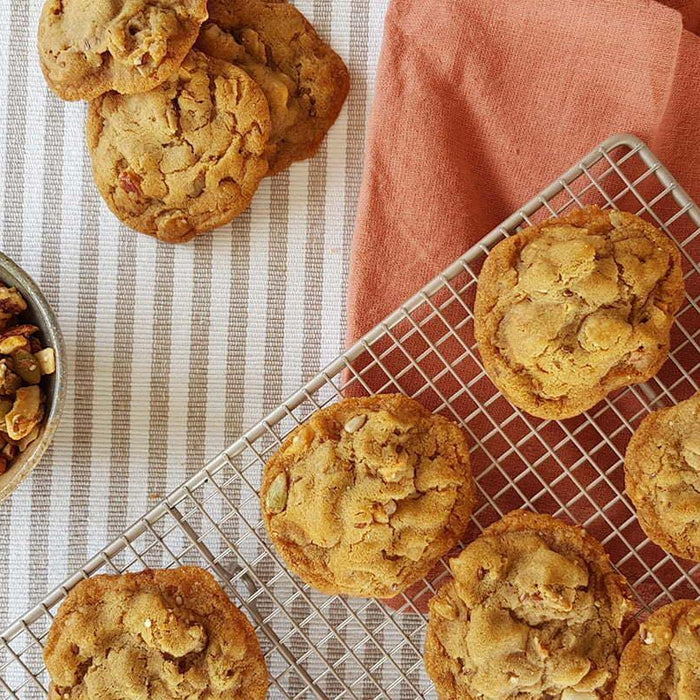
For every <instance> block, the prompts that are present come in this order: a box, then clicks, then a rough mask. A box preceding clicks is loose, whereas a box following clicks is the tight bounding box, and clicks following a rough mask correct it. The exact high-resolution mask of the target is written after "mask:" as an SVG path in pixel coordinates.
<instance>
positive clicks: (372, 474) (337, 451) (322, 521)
mask: <svg viewBox="0 0 700 700" xmlns="http://www.w3.org/2000/svg"><path fill="white" fill-rule="evenodd" d="M260 498H261V503H262V512H263V517H264V519H265V523H266V525H267V529H268V532H269V533H270V537H271V539H272V541H273V542H274V543H275V545H276V547H277V549H278V551H279V552H280V554H281V555H282V557H283V558H284V559H285V561H286V562H287V564H288V565H289V568H290V569H292V571H294V572H295V573H297V574H298V575H299V576H300V577H301V578H302V579H303V580H304V581H306V582H307V583H309V584H311V585H312V586H314V587H316V588H317V589H319V590H320V591H322V592H324V593H327V594H329V595H332V594H335V593H340V594H344V595H350V596H360V597H375V598H390V597H392V596H395V595H397V594H399V593H401V592H402V591H403V590H405V589H406V588H407V587H408V586H410V585H411V584H413V583H415V582H416V581H418V580H420V579H421V578H423V577H424V576H425V575H426V574H427V573H428V572H429V570H430V569H431V568H432V567H433V565H434V564H435V563H436V562H437V561H438V559H440V557H442V556H443V555H445V554H446V553H447V552H448V551H449V550H450V549H452V547H454V546H455V545H456V544H457V542H458V541H459V539H460V538H461V537H462V536H463V534H464V532H465V531H466V529H467V526H468V524H469V517H470V515H471V512H472V509H473V506H474V490H473V484H472V477H471V469H470V464H469V449H468V445H467V440H466V437H465V435H464V432H463V431H462V430H461V429H460V428H459V427H458V426H457V425H456V424H455V423H453V422H451V421H449V420H447V419H445V418H443V417H441V416H434V415H432V414H431V413H430V412H429V411H427V410H426V409H425V408H423V406H421V405H420V404H419V403H418V402H417V401H414V400H413V399H409V398H407V397H405V396H401V395H380V396H374V397H369V398H351V399H344V400H342V401H339V402H338V403H336V404H334V405H332V406H330V407H328V408H324V409H322V410H320V411H318V412H317V413H315V414H314V415H313V416H312V417H311V418H310V420H309V421H308V422H307V423H305V424H304V425H302V426H300V427H299V428H298V429H297V430H295V431H294V432H293V433H292V435H290V436H289V437H288V438H287V440H286V441H285V442H284V444H283V445H282V447H281V448H280V449H279V451H278V452H277V453H276V454H275V455H273V456H272V458H271V459H270V460H269V462H268V463H267V466H266V468H265V473H264V476H263V484H262V488H261V491H260Z"/></svg>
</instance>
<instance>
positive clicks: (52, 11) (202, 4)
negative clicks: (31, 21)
mask: <svg viewBox="0 0 700 700" xmlns="http://www.w3.org/2000/svg"><path fill="white" fill-rule="evenodd" d="M206 18H207V7H206V0H46V3H45V4H44V9H43V11H42V13H41V19H40V20H39V56H40V60H41V68H42V70H43V72H44V77H45V78H46V82H47V83H48V85H49V87H50V88H51V89H52V90H53V91H54V92H55V93H56V94H57V95H59V96H60V97H62V98H63V99H64V100H92V99H94V98H96V97H99V96H100V95H102V94H104V93H105V92H109V91H110V90H116V91H117V92H121V93H124V94H130V93H134V92H146V91H147V90H151V89H152V88H154V87H156V86H158V85H160V84H161V83H163V82H165V81H166V80H167V79H168V78H169V77H170V76H171V75H172V74H173V73H174V72H175V71H176V70H177V68H178V66H179V65H180V64H181V63H182V61H183V59H184V58H185V56H186V55H187V52H188V51H189V50H190V49H191V48H192V46H193V45H194V42H195V40H196V39H197V35H198V33H199V29H200V27H201V25H202V22H204V20H205V19H206Z"/></svg>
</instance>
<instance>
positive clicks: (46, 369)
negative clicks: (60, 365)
mask: <svg viewBox="0 0 700 700" xmlns="http://www.w3.org/2000/svg"><path fill="white" fill-rule="evenodd" d="M34 356H35V357H36V359H37V360H38V362H39V367H41V373H42V374H53V373H54V372H55V371H56V352H55V351H54V349H53V348H44V349H43V350H39V352H37V353H35V355H34Z"/></svg>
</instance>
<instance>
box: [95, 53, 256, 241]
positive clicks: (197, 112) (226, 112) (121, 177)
mask: <svg viewBox="0 0 700 700" xmlns="http://www.w3.org/2000/svg"><path fill="white" fill-rule="evenodd" d="M269 133H270V115H269V110H268V107H267V102H266V100H265V96H264V95H263V93H262V91H261V90H260V88H259V87H258V86H257V84H256V83H255V82H254V81H253V80H252V79H251V78H250V77H248V75H247V73H245V71H243V70H241V69H240V68H237V67H236V66H233V65H231V64H230V63H226V62H224V61H219V60H217V59H214V58H210V57H209V56H206V55H205V54H203V53H200V52H199V51H194V50H193V51H191V52H190V53H189V54H188V56H187V58H186V59H185V61H184V62H183V64H182V66H180V69H179V70H178V72H177V74H176V75H174V76H173V77H172V78H170V79H169V80H168V81H167V82H166V83H164V84H163V85H161V86H160V87H157V88H155V90H151V91H150V92H147V93H143V94H139V95H119V94H117V93H115V92H110V93H108V94H106V95H103V96H102V97H99V98H98V99H97V100H95V101H94V102H92V103H91V104H90V111H89V115H88V124H87V134H88V146H89V148H90V153H91V155H92V165H93V171H94V175H95V181H96V182H97V186H98V188H99V190H100V192H101V194H102V196H103V197H104V199H105V201H106V202H107V204H108V205H109V207H110V209H111V210H112V211H113V212H114V214H115V215H116V216H117V217H118V218H119V219H121V220H122V221H123V222H124V223H125V224H127V225H128V226H131V227H132V228H134V229H136V230H137V231H141V232H143V233H148V234H150V235H152V236H157V237H158V238H160V239H161V240H163V241H168V242H170V243H181V242H183V241H187V240H189V239H190V238H192V237H193V236H195V235H197V234H199V233H203V232H204V231H210V230H212V229H214V228H217V227H218V226H222V225H224V224H226V223H228V222H230V221H231V220H232V219H233V218H235V217H236V216H238V214H240V213H241V212H242V211H244V210H245V209H246V208H247V207H248V205H249V204H250V200H251V198H252V197H253V194H254V193H255V191H256V189H257V187H258V184H259V183H260V180H261V179H262V177H263V176H264V175H265V172H266V171H267V162H266V161H265V158H264V152H265V145H266V144H267V139H268V136H269Z"/></svg>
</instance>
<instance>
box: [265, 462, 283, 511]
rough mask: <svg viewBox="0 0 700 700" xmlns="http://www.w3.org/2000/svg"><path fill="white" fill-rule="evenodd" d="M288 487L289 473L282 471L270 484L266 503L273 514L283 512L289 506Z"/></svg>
mask: <svg viewBox="0 0 700 700" xmlns="http://www.w3.org/2000/svg"><path fill="white" fill-rule="evenodd" d="M287 497H288V487H287V474H286V473H285V472H280V473H279V474H278V475H277V476H276V477H275V478H274V479H273V481H272V483H271V484H270V488H269V489H268V491H267V498H266V499H265V503H266V505H267V510H268V511H269V512H270V513H272V514H277V513H281V512H282V511H283V510H284V509H285V508H286V507H287Z"/></svg>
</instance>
